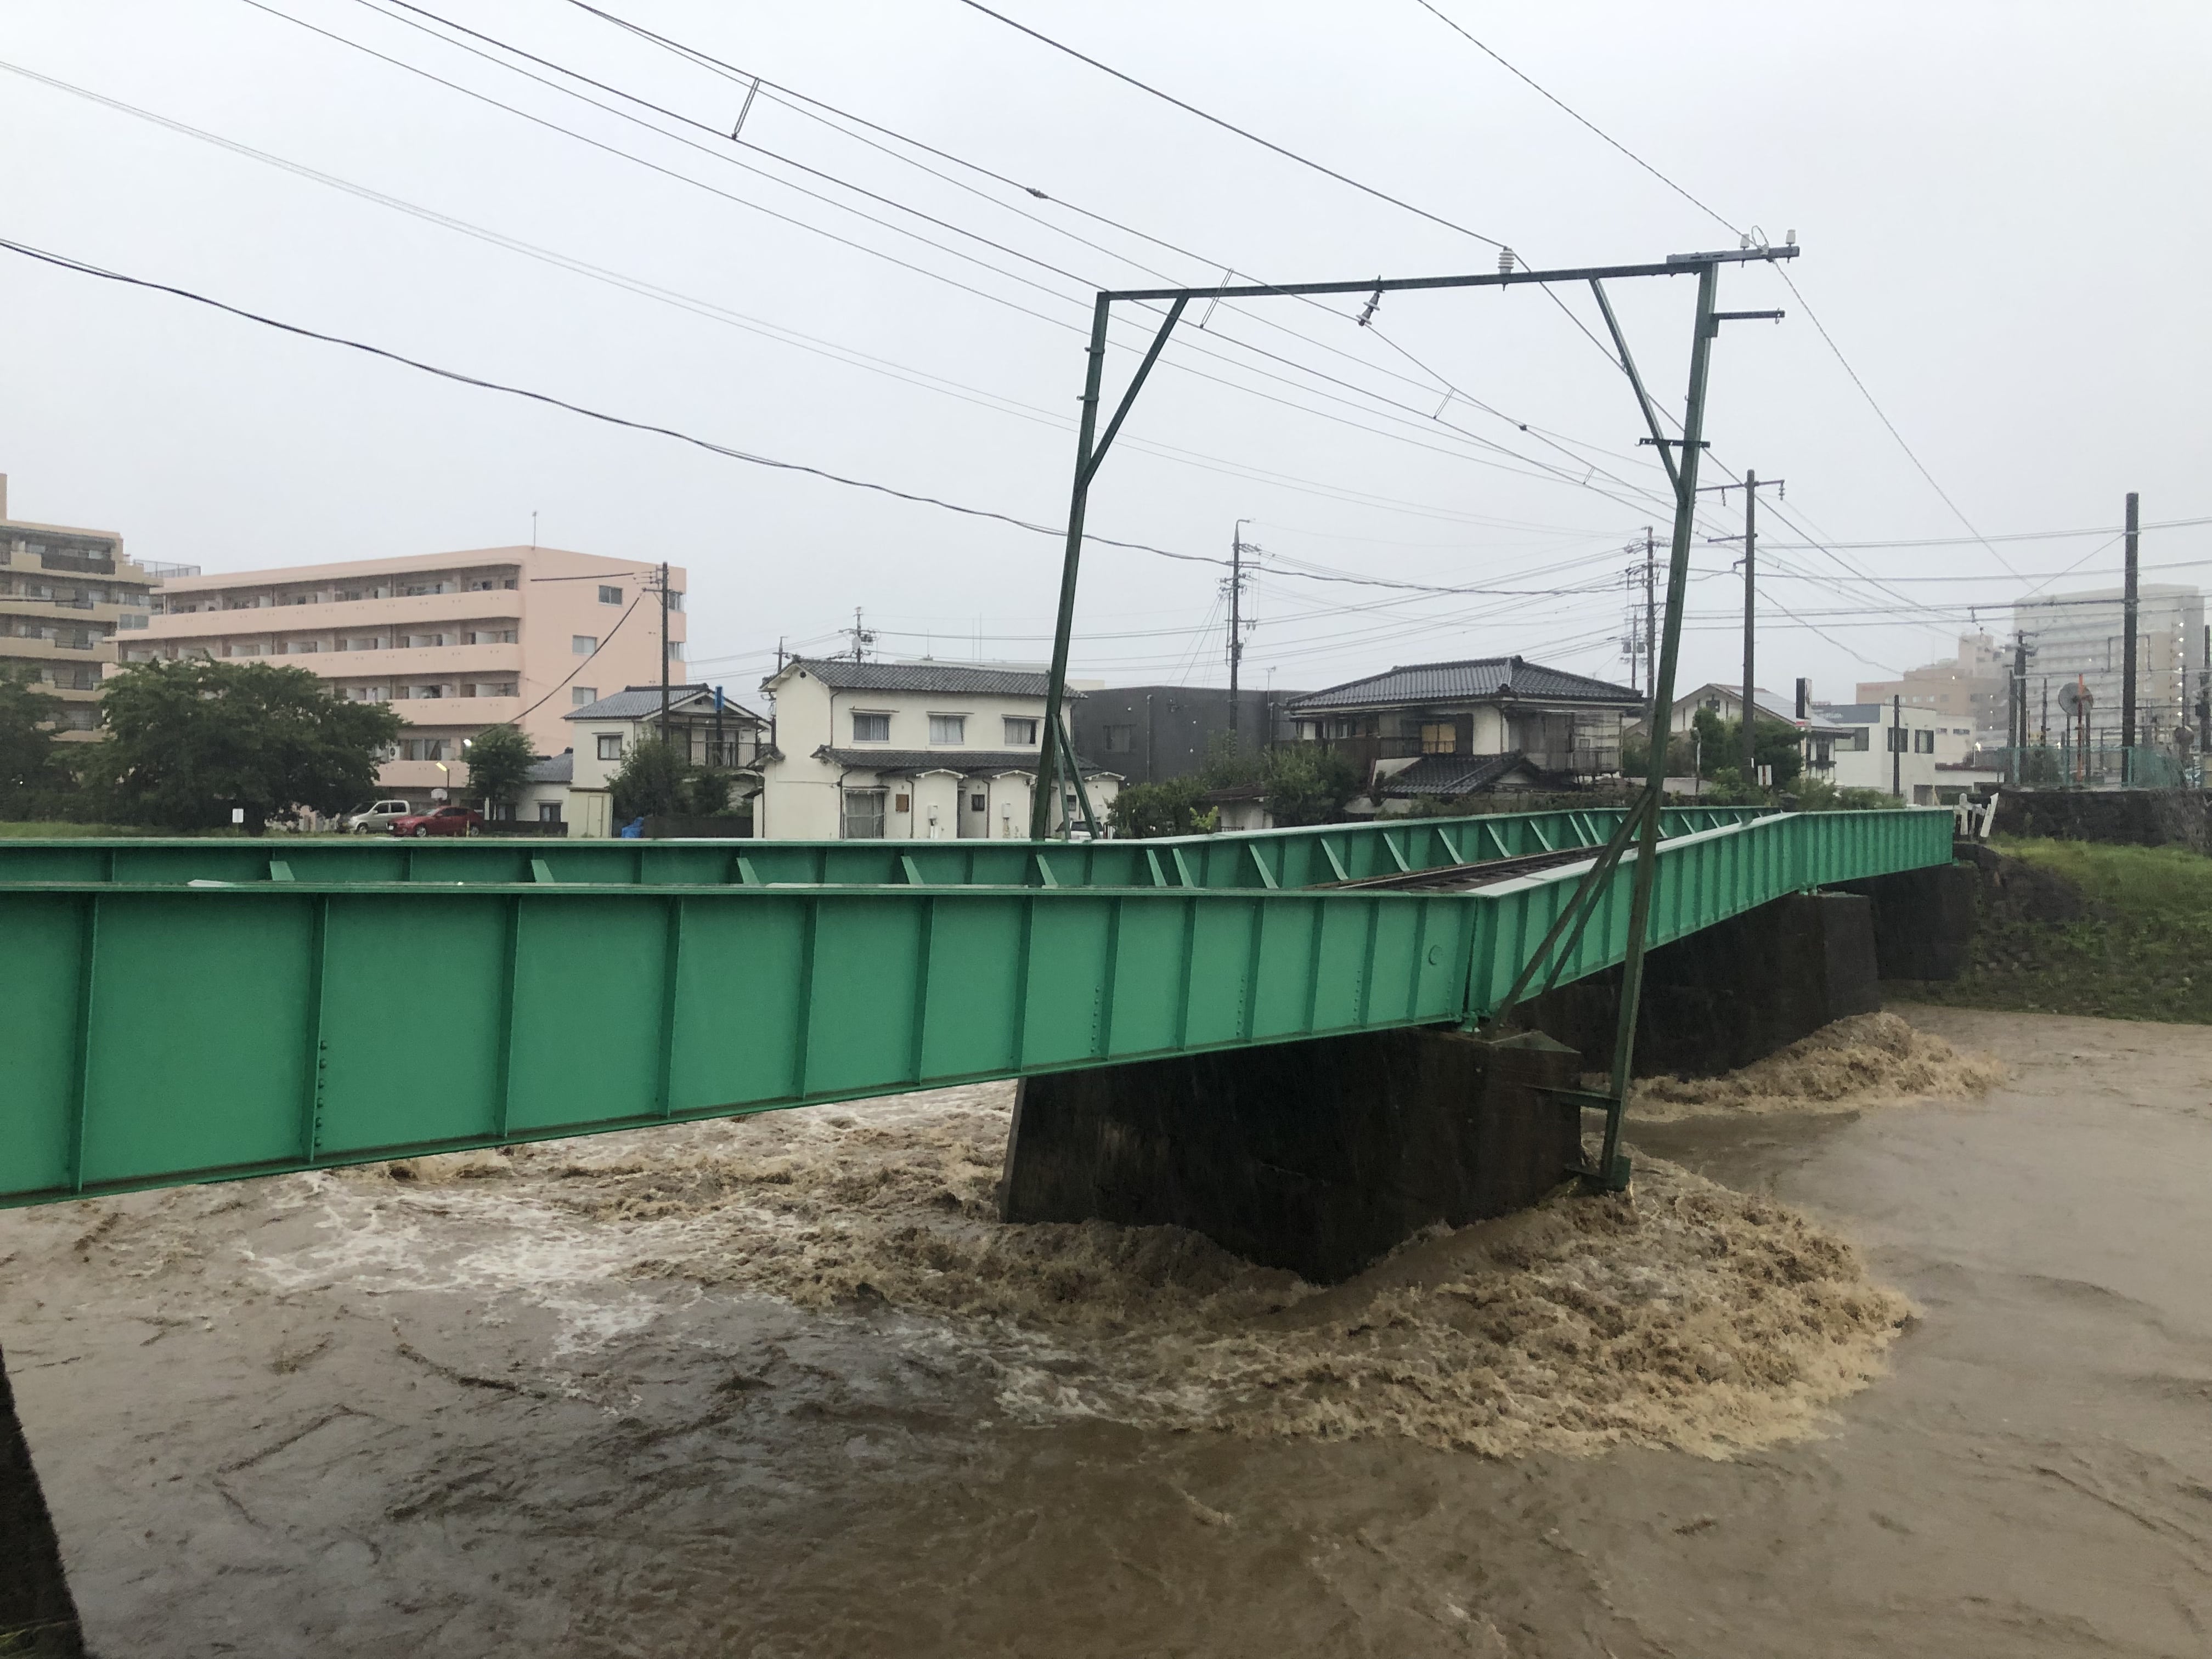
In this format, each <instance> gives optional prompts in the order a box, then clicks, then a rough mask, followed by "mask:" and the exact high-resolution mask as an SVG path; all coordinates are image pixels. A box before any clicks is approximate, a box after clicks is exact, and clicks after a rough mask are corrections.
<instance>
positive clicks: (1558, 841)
mask: <svg viewBox="0 0 2212 1659" xmlns="http://www.w3.org/2000/svg"><path fill="white" fill-rule="evenodd" d="M1624 810H1625V809H1623V808H1620V807H1617V806H1616V807H1595V808H1587V809H1577V810H1563V811H1546V812H1501V813H1497V814H1494V815H1492V816H1486V817H1469V818H1395V819H1386V820H1382V821H1378V822H1376V823H1358V824H1354V823H1346V824H1326V825H1322V826H1318V827H1315V828H1310V829H1267V830H1261V831H1260V832H1259V833H1257V834H1254V835H1241V836H1176V837H1171V838H1166V839H1162V840H1158V841H1103V842H1025V841H981V840H977V841H957V840H956V841H752V840H744V839H739V840H732V841H726V842H705V841H701V842H645V841H617V840H604V839H596V840H581V839H580V840H576V841H573V842H568V844H566V845H565V846H562V847H560V848H552V849H538V848H520V847H516V846H512V845H502V844H501V842H500V840H499V839H498V836H500V834H501V826H499V825H493V826H491V827H490V829H489V833H488V834H486V835H484V836H479V837H477V838H475V839H471V840H452V841H447V840H438V841H431V842H422V843H416V842H398V841H395V840H392V839H388V838H386V837H373V838H372V837H367V836H363V837H359V838H349V839H348V840H344V841H329V842H302V843H301V844H298V845H296V846H293V847H290V848H287V849H286V850H284V851H283V853H282V854H278V855H279V856H281V857H283V859H284V860H286V861H287V863H288V866H289V870H290V872H291V874H292V875H293V876H294V877H295V878H298V879H299V880H301V881H318V882H332V883H373V884H374V883H387V882H424V883H437V884H447V885H450V884H456V883H459V884H490V885H497V884H502V883H510V882H518V881H531V880H533V879H535V878H536V872H535V868H534V866H533V863H532V860H537V859H542V860H544V862H545V864H546V866H547V877H548V878H549V879H550V880H553V881H556V882H560V883H588V884H595V885H615V886H629V887H637V886H653V885H660V884H671V883H679V884H696V885H700V886H726V885H736V886H761V887H787V886H847V887H854V886H887V887H897V888H903V887H974V886H1009V887H1024V886H1028V887H1045V886H1051V887H1146V888H1154V887H1169V888H1185V889H1188V888H1207V889H1220V888H1258V889H1262V890H1264V889H1267V888H1288V887H1312V886H1322V885H1328V884H1334V883H1339V882H1346V881H1358V880H1363V879H1364V878H1369V877H1373V876H1389V875H1397V874H1403V873H1405V872H1409V871H1415V870H1434V869H1440V868H1443V867H1445V866H1451V865H1460V864H1474V863H1479V862H1480V861H1482V860H1486V859H1500V858H1517V857H1520V856H1522V855H1524V854H1531V853H1557V852H1565V851H1572V850H1574V849H1576V848H1585V847H1596V846H1600V845H1601V844H1602V843H1603V842H1605V840H1606V838H1607V836H1610V835H1612V833H1613V829H1614V827H1615V826H1616V825H1617V824H1618V823H1620V817H1621V813H1622V811H1624ZM1765 810H1766V809H1764V808H1759V807H1747V806H1675V807H1668V809H1667V810H1666V811H1664V812H1662V814H1661V815H1660V830H1661V833H1662V835H1665V836H1680V835H1689V834H1693V833H1695V832H1697V831H1699V830H1701V829H1714V828H1717V827H1719V826H1723V825H1726V824H1733V823H1744V822H1747V821H1749V820H1750V819H1753V818H1755V817H1759V816H1760V815H1761V813H1762V812H1764V811H1765ZM279 845H281V843H276V842H252V841H236V840H228V839H225V840H205V841H179V840H174V839H171V838H149V839H145V840H137V839H128V838H118V839H115V840H112V841H109V840H101V841H96V842H95V841H86V840H82V839H62V838H56V839H52V840H44V839H31V838H25V839H22V840H15V839H8V840H0V884H18V883H25V882H60V883H65V884H86V883H115V882H120V883H126V884H127V883H152V884H161V883H182V882H190V881H219V882H240V883H253V882H264V881H267V880H268V879H269V878H270V877H269V870H268V862H269V859H270V856H271V853H272V848H276V847H277V846H279Z"/></svg>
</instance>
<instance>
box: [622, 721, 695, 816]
mask: <svg viewBox="0 0 2212 1659" xmlns="http://www.w3.org/2000/svg"><path fill="white" fill-rule="evenodd" d="M690 775H691V762H690V757H688V756H687V755H685V753H684V750H683V748H682V747H681V746H680V745H678V744H674V743H671V742H670V741H669V740H668V739H667V738H639V739H638V740H637V741H636V742H635V743H634V744H630V746H629V753H628V754H626V755H624V756H623V763H622V766H621V767H620V769H617V772H616V773H615V775H614V776H612V777H611V778H609V779H608V780H607V787H608V788H609V790H611V792H612V793H613V795H614V809H615V819H616V821H617V823H629V821H630V820H631V819H632V818H638V817H655V818H659V817H678V816H679V815H681V814H682V813H684V811H687V810H688V809H689V806H690V792H689V791H688V789H687V788H686V787H685V786H686V785H687V784H688V783H689V782H690Z"/></svg>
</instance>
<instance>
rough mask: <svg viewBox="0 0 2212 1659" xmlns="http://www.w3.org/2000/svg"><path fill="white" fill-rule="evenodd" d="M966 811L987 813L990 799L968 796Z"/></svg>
mask: <svg viewBox="0 0 2212 1659" xmlns="http://www.w3.org/2000/svg"><path fill="white" fill-rule="evenodd" d="M968 810H969V811H971V812H987V811H990V810H991V798H990V797H989V796H988V795H970V796H969V797H968Z"/></svg>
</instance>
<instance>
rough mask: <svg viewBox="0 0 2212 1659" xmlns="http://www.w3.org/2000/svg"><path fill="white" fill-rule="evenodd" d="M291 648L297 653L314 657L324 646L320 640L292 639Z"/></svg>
mask: <svg viewBox="0 0 2212 1659" xmlns="http://www.w3.org/2000/svg"><path fill="white" fill-rule="evenodd" d="M291 648H292V649H293V650H294V651H295V652H296V653H301V654H303V655H306V656H310V657H312V656H313V655H314V654H315V653H316V652H318V651H319V650H321V649H322V648H323V646H322V641H319V640H295V641H292V647H291Z"/></svg>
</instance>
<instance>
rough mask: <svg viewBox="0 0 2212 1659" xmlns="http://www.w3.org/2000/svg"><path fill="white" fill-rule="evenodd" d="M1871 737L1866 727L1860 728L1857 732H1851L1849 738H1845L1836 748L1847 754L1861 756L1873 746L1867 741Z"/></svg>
mask: <svg viewBox="0 0 2212 1659" xmlns="http://www.w3.org/2000/svg"><path fill="white" fill-rule="evenodd" d="M1871 737H1872V733H1870V732H1868V730H1867V729H1866V727H1864V726H1861V727H1859V729H1858V730H1857V731H1856V732H1852V733H1851V734H1850V736H1849V737H1848V738H1844V740H1843V741H1842V742H1841V743H1839V744H1837V745H1836V747H1837V748H1838V749H1840V750H1844V752H1845V753H1847V754H1852V755H1863V754H1865V753H1866V752H1867V750H1869V749H1871V748H1872V747H1873V746H1874V744H1872V742H1871V741H1869V739H1870V738H1871Z"/></svg>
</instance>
